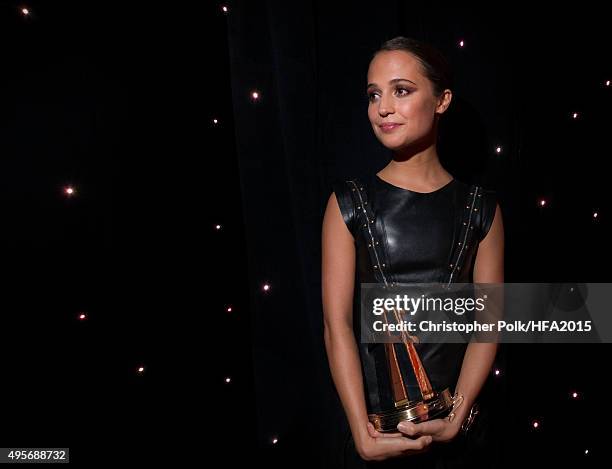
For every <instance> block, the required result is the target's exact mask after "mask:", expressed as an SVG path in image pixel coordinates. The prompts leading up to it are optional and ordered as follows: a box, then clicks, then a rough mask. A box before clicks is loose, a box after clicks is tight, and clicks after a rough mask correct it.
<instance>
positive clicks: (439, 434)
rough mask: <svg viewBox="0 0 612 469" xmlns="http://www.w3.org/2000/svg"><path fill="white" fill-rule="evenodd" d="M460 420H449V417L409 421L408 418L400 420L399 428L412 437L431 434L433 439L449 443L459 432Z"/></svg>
mask: <svg viewBox="0 0 612 469" xmlns="http://www.w3.org/2000/svg"><path fill="white" fill-rule="evenodd" d="M459 428H460V427H459V424H458V420H457V419H455V421H454V422H449V421H448V420H447V419H445V418H444V419H433V420H427V421H425V422H421V423H414V422H409V421H407V420H405V421H403V422H400V423H399V424H398V425H397V429H398V430H399V431H400V432H402V434H403V435H405V436H408V437H410V438H416V437H417V436H423V435H429V436H431V437H432V438H433V441H435V442H440V443H448V442H450V441H452V440H453V439H454V438H455V437H456V436H457V435H458V434H459Z"/></svg>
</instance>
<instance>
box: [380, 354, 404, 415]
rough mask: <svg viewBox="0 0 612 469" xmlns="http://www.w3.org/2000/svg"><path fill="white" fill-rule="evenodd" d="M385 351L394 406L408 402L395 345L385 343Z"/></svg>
mask: <svg viewBox="0 0 612 469" xmlns="http://www.w3.org/2000/svg"><path fill="white" fill-rule="evenodd" d="M385 351H386V352H387V360H388V362H389V375H390V378H391V390H392V391H393V400H394V401H395V406H396V407H397V406H400V405H405V404H407V403H408V394H407V393H406V387H405V386H404V380H403V379H402V374H401V372H400V367H399V363H398V361H397V354H396V353H395V347H393V344H389V343H386V344H385Z"/></svg>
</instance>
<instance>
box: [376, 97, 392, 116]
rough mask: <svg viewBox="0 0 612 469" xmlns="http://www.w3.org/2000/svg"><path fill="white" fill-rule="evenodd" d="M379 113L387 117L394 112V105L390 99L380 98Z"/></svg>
mask: <svg viewBox="0 0 612 469" xmlns="http://www.w3.org/2000/svg"><path fill="white" fill-rule="evenodd" d="M378 112H379V113H380V114H381V115H387V114H389V113H391V112H393V103H392V102H391V100H390V99H389V98H380V101H379V105H378Z"/></svg>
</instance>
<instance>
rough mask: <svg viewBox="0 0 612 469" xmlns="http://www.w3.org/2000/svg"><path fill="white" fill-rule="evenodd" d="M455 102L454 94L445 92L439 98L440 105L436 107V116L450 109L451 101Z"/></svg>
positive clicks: (449, 91)
mask: <svg viewBox="0 0 612 469" xmlns="http://www.w3.org/2000/svg"><path fill="white" fill-rule="evenodd" d="M452 100H453V92H452V91H451V90H448V89H447V90H444V91H443V92H442V94H441V95H440V97H439V98H438V104H437V105H436V114H442V113H444V111H446V110H447V109H448V106H450V103H451V101H452Z"/></svg>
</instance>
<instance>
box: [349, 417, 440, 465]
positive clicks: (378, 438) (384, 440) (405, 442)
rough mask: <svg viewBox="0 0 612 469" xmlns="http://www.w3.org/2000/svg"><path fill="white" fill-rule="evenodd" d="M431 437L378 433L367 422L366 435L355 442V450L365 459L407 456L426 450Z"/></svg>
mask: <svg viewBox="0 0 612 469" xmlns="http://www.w3.org/2000/svg"><path fill="white" fill-rule="evenodd" d="M431 442H432V437H431V436H429V435H422V436H418V437H414V438H413V437H410V438H408V437H406V436H405V435H403V434H402V433H380V432H378V431H376V429H375V428H374V425H372V424H371V423H370V422H368V435H367V436H366V437H365V438H364V439H363V440H362V441H361V442H359V443H358V444H357V442H356V447H357V452H358V453H359V456H361V458H362V459H364V460H366V461H382V460H384V459H387V458H395V457H399V456H409V455H412V454H418V453H422V452H424V451H427V449H428V447H429V445H430V444H431Z"/></svg>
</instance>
